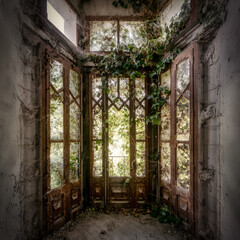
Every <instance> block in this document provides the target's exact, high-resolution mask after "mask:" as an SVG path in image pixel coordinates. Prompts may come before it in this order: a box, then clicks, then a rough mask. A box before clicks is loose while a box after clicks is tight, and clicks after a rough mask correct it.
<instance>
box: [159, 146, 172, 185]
mask: <svg viewBox="0 0 240 240" xmlns="http://www.w3.org/2000/svg"><path fill="white" fill-rule="evenodd" d="M161 179H162V180H164V181H166V182H170V179H171V148H170V143H164V142H162V145H161Z"/></svg>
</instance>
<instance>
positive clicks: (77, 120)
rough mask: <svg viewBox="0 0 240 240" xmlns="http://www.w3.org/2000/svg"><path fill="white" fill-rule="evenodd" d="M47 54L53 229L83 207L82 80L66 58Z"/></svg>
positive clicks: (47, 178) (46, 142)
mask: <svg viewBox="0 0 240 240" xmlns="http://www.w3.org/2000/svg"><path fill="white" fill-rule="evenodd" d="M45 57H46V61H45V65H44V66H45V69H44V70H45V73H46V74H45V75H44V84H43V85H44V91H43V92H44V94H43V103H44V104H45V108H44V109H43V116H44V118H43V202H44V205H43V211H44V214H43V216H44V225H45V231H46V232H50V231H52V230H53V229H55V228H57V227H59V226H61V225H62V224H64V223H65V222H66V221H67V220H69V219H70V218H71V217H72V216H73V215H75V214H76V212H77V211H79V210H80V208H81V195H82V193H81V165H80V156H81V148H82V146H81V79H80V73H79V70H78V69H76V68H72V67H71V66H70V64H69V63H67V62H65V61H64V59H60V58H56V60H55V59H54V57H50V55H48V53H46V56H45Z"/></svg>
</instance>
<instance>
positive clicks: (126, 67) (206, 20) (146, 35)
mask: <svg viewBox="0 0 240 240" xmlns="http://www.w3.org/2000/svg"><path fill="white" fill-rule="evenodd" d="M226 2H227V0H222V1H221V2H220V1H217V3H210V2H209V1H207V3H205V4H204V3H201V4H200V5H199V6H200V8H199V11H198V18H199V22H200V23H203V24H204V27H205V28H207V27H211V26H217V25H218V26H219V24H220V23H221V22H222V21H223V17H221V20H219V19H218V17H220V15H221V14H222V12H223V10H224V9H225V8H226ZM162 3H163V1H157V0H115V1H113V2H112V4H113V5H114V6H115V7H119V6H120V7H123V8H129V7H132V8H133V9H134V10H135V11H138V12H140V11H141V12H142V17H143V25H142V27H141V37H142V39H143V41H142V44H140V45H138V46H136V45H134V44H120V45H116V44H114V43H112V44H111V46H109V45H108V49H106V44H104V41H103V44H102V46H103V47H102V52H105V54H103V55H96V54H88V55H87V56H86V58H84V59H82V63H85V62H88V61H90V62H92V63H94V67H93V69H92V70H93V71H94V72H95V74H97V75H99V76H101V77H106V78H109V77H128V78H130V79H136V78H145V77H147V78H148V80H149V81H150V83H151V88H152V93H151V94H150V95H149V96H148V97H149V99H151V100H152V103H153V104H152V108H151V109H152V112H151V113H150V115H149V116H147V118H146V122H147V123H148V124H149V123H151V124H157V125H159V124H160V122H161V121H160V113H159V108H160V107H161V106H162V105H163V103H164V99H163V98H161V95H162V93H166V91H169V90H168V89H166V88H163V87H161V86H159V84H158V76H159V75H160V74H161V73H162V72H163V71H164V70H165V69H166V68H167V67H168V66H169V65H170V64H171V62H172V60H173V59H174V58H175V57H176V55H177V54H179V53H180V52H181V51H182V49H181V48H180V47H178V46H176V45H175V44H174V40H175V39H176V37H177V36H178V35H179V33H180V32H181V31H182V30H183V29H184V28H185V27H186V24H187V22H188V21H189V19H190V13H191V9H190V0H185V2H184V3H183V5H182V7H181V10H180V12H179V13H178V14H177V15H176V16H174V17H173V18H172V19H171V21H170V24H164V25H163V24H162V22H161V20H160V17H159V13H157V11H154V9H155V10H156V9H160V8H159V6H158V5H159V4H162ZM143 9H145V10H143ZM146 9H147V10H146ZM214 9H216V10H217V12H215V11H214ZM103 40H104V39H103ZM105 42H109V40H108V39H106V41H105ZM109 47H110V51H109Z"/></svg>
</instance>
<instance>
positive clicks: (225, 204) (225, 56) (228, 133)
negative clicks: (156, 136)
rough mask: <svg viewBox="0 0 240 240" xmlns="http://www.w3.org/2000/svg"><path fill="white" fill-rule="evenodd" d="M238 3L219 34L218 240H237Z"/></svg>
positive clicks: (239, 124)
mask: <svg viewBox="0 0 240 240" xmlns="http://www.w3.org/2000/svg"><path fill="white" fill-rule="evenodd" d="M239 23H240V2H239V1H234V0H230V3H229V6H228V18H227V21H226V23H225V24H224V25H223V27H222V29H221V30H220V31H219V34H218V39H219V53H220V54H219V78H220V86H221V92H222V94H221V97H220V109H221V116H220V128H221V131H220V147H221V149H220V170H221V171H220V174H221V186H222V189H221V194H220V198H219V201H220V202H221V206H220V207H221V217H220V219H219V220H220V222H221V234H220V239H224V240H232V239H233V240H234V239H240V204H239V202H240V188H239V183H240V174H239V169H240V147H239V139H240V107H239V102H240V57H239V56H240V48H239V43H240V27H239Z"/></svg>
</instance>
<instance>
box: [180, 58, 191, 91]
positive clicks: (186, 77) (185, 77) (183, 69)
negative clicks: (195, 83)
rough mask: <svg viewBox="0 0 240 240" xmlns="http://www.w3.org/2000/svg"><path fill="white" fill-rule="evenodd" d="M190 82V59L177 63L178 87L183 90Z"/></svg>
mask: <svg viewBox="0 0 240 240" xmlns="http://www.w3.org/2000/svg"><path fill="white" fill-rule="evenodd" d="M189 82H190V61H189V59H187V60H185V61H183V62H181V63H179V64H178V65H177V88H178V89H179V90H180V91H181V92H183V91H184V90H185V88H186V87H187V85H188V84H189Z"/></svg>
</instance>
